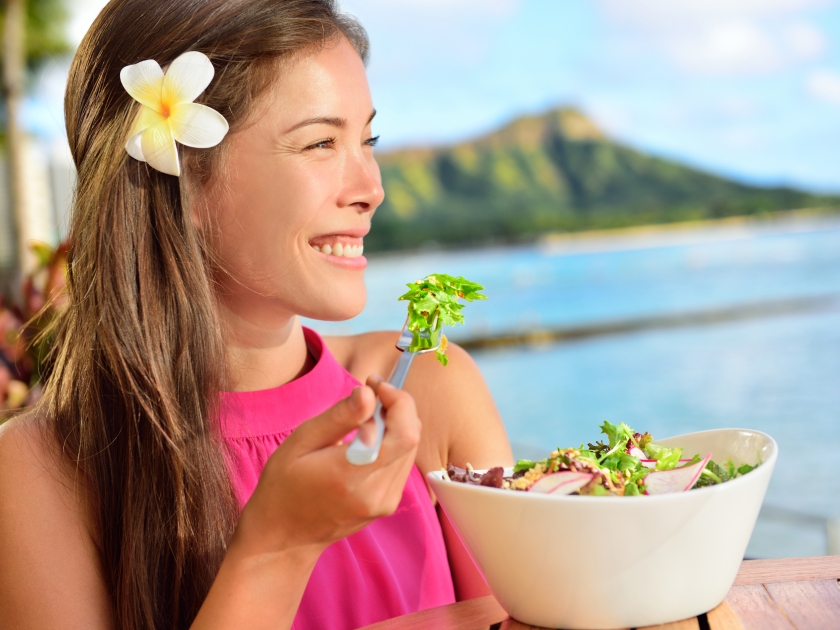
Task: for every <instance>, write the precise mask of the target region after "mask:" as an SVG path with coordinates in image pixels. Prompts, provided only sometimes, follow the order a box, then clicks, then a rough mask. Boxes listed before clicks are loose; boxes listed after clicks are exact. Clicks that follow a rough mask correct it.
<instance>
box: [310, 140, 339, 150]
mask: <svg viewBox="0 0 840 630" xmlns="http://www.w3.org/2000/svg"><path fill="white" fill-rule="evenodd" d="M334 144H335V138H326V139H324V140H318V142H313V143H312V144H310V145H309V146H308V147H306V148H305V149H304V151H308V150H309V149H331V148H332V147H333V145H334Z"/></svg>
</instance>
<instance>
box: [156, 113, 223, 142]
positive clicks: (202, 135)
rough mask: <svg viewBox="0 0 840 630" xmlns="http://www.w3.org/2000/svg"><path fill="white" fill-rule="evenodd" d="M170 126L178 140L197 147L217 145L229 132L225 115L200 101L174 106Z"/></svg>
mask: <svg viewBox="0 0 840 630" xmlns="http://www.w3.org/2000/svg"><path fill="white" fill-rule="evenodd" d="M169 126H170V128H171V129H172V135H173V136H174V137H175V139H176V140H177V141H178V142H180V143H181V144H185V145H187V146H188V147H195V148H197V149H207V148H209V147H215V146H216V145H217V144H219V143H220V142H221V141H222V139H223V138H224V137H225V134H226V133H227V132H228V123H227V120H225V117H224V116H222V115H221V114H220V113H219V112H217V111H216V110H215V109H212V108H210V107H207V106H206V105H199V104H198V103H181V104H180V105H176V106H175V107H173V108H172V115H171V116H170V118H169Z"/></svg>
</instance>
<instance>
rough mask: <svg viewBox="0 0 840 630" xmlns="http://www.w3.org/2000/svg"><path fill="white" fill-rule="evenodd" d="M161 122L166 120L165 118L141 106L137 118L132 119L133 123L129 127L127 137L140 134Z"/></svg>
mask: <svg viewBox="0 0 840 630" xmlns="http://www.w3.org/2000/svg"><path fill="white" fill-rule="evenodd" d="M162 120H166V116H164V115H163V114H160V113H158V112H156V111H155V110H153V109H150V108H148V107H146V106H145V105H141V106H140V111H138V112H137V118H135V119H134V122H133V123H132V125H131V131H129V132H128V135H129V136H133V135H134V134H136V133H140V132H141V131H144V130H146V129H148V128H149V127H151V126H152V125H154V124H155V123H158V122H161V121H162Z"/></svg>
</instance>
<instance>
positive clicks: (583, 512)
mask: <svg viewBox="0 0 840 630" xmlns="http://www.w3.org/2000/svg"><path fill="white" fill-rule="evenodd" d="M656 442H657V444H662V445H665V446H672V447H673V446H681V447H683V449H684V450H683V453H684V454H686V455H687V456H691V455H694V454H695V453H699V454H700V455H701V456H703V455H705V454H706V453H708V452H711V453H712V459H713V460H715V461H716V462H718V463H719V464H722V463H723V462H725V461H726V460H727V459H728V458H730V457H731V458H732V460H733V462H734V463H735V464H736V466H739V465H741V464H745V463H746V464H755V463H756V461H757V460H758V459H759V458H760V461H761V462H762V464H761V465H760V466H759V467H758V468H756V469H755V470H753V471H752V472H750V473H748V474H746V475H744V476H743V477H738V478H737V479H733V480H732V481H728V482H726V483H723V484H720V485H717V486H711V487H707V488H699V489H697V490H690V491H688V492H679V493H674V494H663V495H658V496H643V497H591V496H561V497H553V496H549V495H544V494H531V493H528V492H513V491H507V490H500V489H496V488H483V487H480V486H471V485H467V484H462V483H453V482H451V481H449V480H448V479H444V477H445V474H444V473H443V472H433V473H429V475H428V477H429V481H430V483H431V486H432V489H433V490H434V492H435V494H436V495H437V497H438V500H439V501H440V503H441V505H442V506H443V508H444V509H445V510H446V512H447V514H448V515H449V517H450V519H451V520H452V522H453V523H454V525H455V527H456V528H457V530H458V532H459V533H460V535H461V538H462V539H463V541H464V543H465V544H466V546H467V548H468V549H469V550H470V552H471V553H472V556H473V558H474V559H475V561H476V563H477V564H478V566H479V567H480V569H481V571H482V572H483V573H484V576H485V578H486V579H487V583H488V584H489V586H490V588H491V590H492V591H493V594H494V595H495V596H496V599H497V600H499V603H500V604H501V605H502V607H503V608H504V609H505V610H506V611H507V612H508V614H510V616H511V617H513V618H514V619H518V620H519V621H522V622H524V623H528V624H531V625H536V626H544V627H548V628H568V629H571V630H578V629H584V628H588V629H591V630H601V629H608V628H622V627H624V628H627V627H629V628H637V627H639V626H648V625H654V624H660V623H668V622H672V621H677V620H679V619H686V618H688V617H694V616H696V615H699V614H701V613H704V612H707V611H709V610H711V609H712V608H714V607H715V606H717V605H718V604H719V603H720V602H722V601H723V599H724V597H725V596H726V593H727V592H728V591H729V589H730V587H731V586H732V583H733V582H734V580H735V575H736V573H737V572H738V567H739V566H740V564H741V560H742V559H743V556H744V552H745V551H746V549H747V543H748V542H749V540H750V535H751V534H752V530H753V527H754V526H755V521H756V518H758V511H759V509H760V508H761V503H762V501H763V500H764V493H765V492H766V490H767V484H768V483H769V482H770V475H771V474H772V472H773V467H774V466H775V464H776V458H777V455H778V447H777V445H776V442H775V441H774V440H773V438H771V437H770V436H769V435H766V434H764V433H760V432H758V431H751V430H747V429H716V430H712V431H702V432H700V433H689V434H686V435H680V436H677V437H672V438H667V439H664V440H656Z"/></svg>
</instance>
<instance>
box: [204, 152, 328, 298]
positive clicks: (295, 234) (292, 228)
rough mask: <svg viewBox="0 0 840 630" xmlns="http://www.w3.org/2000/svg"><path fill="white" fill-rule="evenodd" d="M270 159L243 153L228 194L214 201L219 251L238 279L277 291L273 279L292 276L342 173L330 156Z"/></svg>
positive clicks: (225, 263)
mask: <svg viewBox="0 0 840 630" xmlns="http://www.w3.org/2000/svg"><path fill="white" fill-rule="evenodd" d="M269 162H270V159H262V160H257V159H247V158H246V159H244V160H241V161H240V163H239V164H238V165H237V169H236V171H235V172H234V173H232V174H231V177H230V179H229V180H228V185H227V187H226V189H227V194H226V195H225V198H224V199H222V198H221V197H220V198H219V199H218V201H216V202H215V204H214V205H215V207H216V209H217V217H218V219H217V224H218V226H219V230H218V234H219V238H218V242H217V247H216V252H217V254H218V255H219V256H220V258H221V262H222V263H223V264H224V266H225V268H226V269H227V270H228V272H229V273H231V274H232V275H233V276H234V277H236V279H237V280H239V281H240V282H243V283H245V284H247V285H249V286H252V287H254V288H259V289H260V290H265V291H268V292H271V293H276V291H277V290H278V289H279V288H280V287H273V286H266V285H265V283H268V284H270V283H271V280H272V279H280V278H281V277H282V279H284V280H286V281H288V280H289V277H288V276H289V273H294V271H295V270H296V269H297V268H298V265H297V264H296V261H298V260H299V259H301V258H302V255H301V254H302V251H301V250H302V249H303V248H305V247H308V238H310V237H312V236H314V235H315V233H316V231H317V230H315V228H314V227H311V226H312V224H313V222H314V221H316V219H317V217H318V216H319V215H320V214H321V213H322V211H323V209H324V208H326V207H328V205H329V200H330V199H331V197H332V196H334V194H335V192H334V190H333V188H334V184H335V181H336V180H337V174H336V173H335V172H334V171H335V166H334V165H333V164H330V163H328V162H326V161H324V162H320V163H319V162H316V161H308V162H304V161H301V162H299V163H294V162H293V163H286V164H283V163H282V162H281V164H279V165H275V166H273V167H270V165H269V164H268V163H269Z"/></svg>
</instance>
